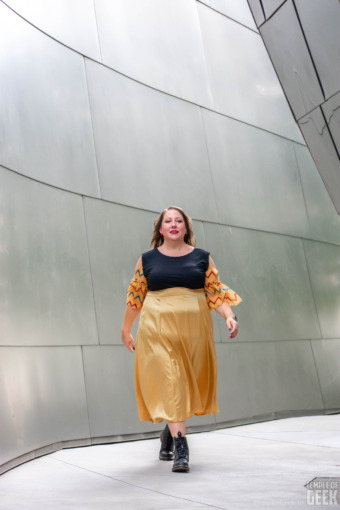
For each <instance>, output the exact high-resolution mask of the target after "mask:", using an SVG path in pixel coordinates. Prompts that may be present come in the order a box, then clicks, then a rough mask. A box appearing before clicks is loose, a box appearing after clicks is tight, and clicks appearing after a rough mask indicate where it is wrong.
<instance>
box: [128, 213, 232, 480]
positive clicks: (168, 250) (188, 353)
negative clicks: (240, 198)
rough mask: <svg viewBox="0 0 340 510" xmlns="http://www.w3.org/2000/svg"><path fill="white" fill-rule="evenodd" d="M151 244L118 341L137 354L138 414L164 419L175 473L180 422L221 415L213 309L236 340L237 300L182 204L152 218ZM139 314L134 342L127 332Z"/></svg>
mask: <svg viewBox="0 0 340 510" xmlns="http://www.w3.org/2000/svg"><path fill="white" fill-rule="evenodd" d="M151 247H152V249H151V250H150V251H148V252H146V253H143V254H142V256H141V257H140V258H139V260H138V262H137V264H136V267H135V275H134V278H133V279H132V281H131V283H130V286H129V289H128V295H127V307H126V311H125V316H124V322H123V325H122V342H123V343H124V345H125V346H126V347H127V348H128V349H129V350H130V351H131V352H134V350H135V353H136V359H135V388H136V398H137V406H138V412H139V418H140V420H142V421H152V422H153V423H159V422H161V421H162V420H166V421H167V425H166V427H165V429H164V430H163V431H162V434H161V442H162V444H161V450H160V454H159V458H160V459H161V460H172V459H174V464H173V468H172V470H173V471H177V472H187V471H189V449H188V443H187V439H186V436H185V421H186V420H187V419H188V418H190V417H191V416H192V415H193V414H195V415H203V414H210V415H211V414H214V413H218V412H219V410H218V405H217V401H216V388H217V360H216V352H215V344H214V337H213V325H212V319H211V314H210V310H212V309H214V310H215V311H216V312H217V313H218V314H219V315H221V316H222V317H223V318H224V319H225V321H226V325H227V327H228V329H229V332H230V338H235V337H236V335H237V333H238V323H237V320H236V316H235V315H234V314H233V312H232V310H231V308H230V307H231V306H236V305H238V304H239V303H240V302H241V301H242V300H241V298H240V297H239V296H238V295H237V294H236V293H235V292H234V291H233V290H232V289H230V288H228V287H227V286H226V285H224V284H222V283H221V282H220V280H219V276H218V271H217V269H216V267H215V264H214V261H213V260H212V258H211V257H210V255H209V252H207V251H205V250H202V249H199V248H196V247H195V239H194V234H193V230H192V222H191V219H190V217H189V216H188V215H187V214H186V213H185V212H184V211H183V209H181V208H180V207H169V208H168V209H165V210H164V211H163V212H162V213H161V214H160V215H159V217H158V218H157V219H156V221H155V224H154V232H153V236H152V240H151ZM140 312H141V317H140V321H139V327H138V332H137V338H136V346H135V343H134V339H133V337H132V335H131V333H130V331H131V327H132V324H133V323H134V321H135V320H136V319H137V317H138V315H139V314H140ZM173 443H174V446H175V451H174V452H173Z"/></svg>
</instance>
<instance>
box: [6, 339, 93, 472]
mask: <svg viewBox="0 0 340 510" xmlns="http://www.w3.org/2000/svg"><path fill="white" fill-rule="evenodd" d="M0 387H1V391H0V406H1V409H2V412H1V413H0V427H1V438H0V464H3V463H5V462H7V461H9V460H11V459H13V458H15V457H19V456H20V455H23V454H25V453H27V452H31V451H33V450H37V449H38V448H41V447H43V446H47V445H50V444H52V443H56V442H58V441H66V440H71V439H76V438H77V439H78V438H87V437H89V435H90V431H89V423H88V416H87V405H86V397H85V384H84V375H83V363H82V355H81V349H80V347H37V348H35V349H32V348H30V347H0ZM5 410H6V412H4V411H5Z"/></svg>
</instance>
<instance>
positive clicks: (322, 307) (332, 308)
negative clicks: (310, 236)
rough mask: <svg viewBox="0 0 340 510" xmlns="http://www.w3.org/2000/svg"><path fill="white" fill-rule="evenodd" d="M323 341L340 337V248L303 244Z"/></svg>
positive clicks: (309, 243)
mask: <svg viewBox="0 0 340 510" xmlns="http://www.w3.org/2000/svg"><path fill="white" fill-rule="evenodd" d="M303 245H304V250H305V253H306V259H307V263H308V269H309V275H310V280H311V283H312V288H313V294H314V299H315V303H316V309H317V313H318V319H319V322H320V327H321V332H322V335H321V336H322V337H323V338H340V313H339V310H340V292H339V288H340V246H335V245H332V244H327V243H318V242H313V241H307V240H304V241H303Z"/></svg>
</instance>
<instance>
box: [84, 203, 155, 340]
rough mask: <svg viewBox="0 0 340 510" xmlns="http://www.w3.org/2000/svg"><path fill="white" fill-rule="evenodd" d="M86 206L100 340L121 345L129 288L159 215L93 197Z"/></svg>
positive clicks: (147, 247) (147, 246)
mask: <svg viewBox="0 0 340 510" xmlns="http://www.w3.org/2000/svg"><path fill="white" fill-rule="evenodd" d="M84 205H85V217H86V226H87V236H88V243H89V252H90V261H91V269H92V278H93V287H94V296H95V304H96V315H97V321H98V332H99V340H100V343H101V344H118V345H121V339H120V328H121V324H122V322H123V315H124V310H125V306H126V294H127V289H128V286H129V283H130V281H131V279H132V277H133V275H134V269H135V265H136V263H137V260H138V259H139V257H140V256H141V254H142V253H143V252H144V251H147V250H149V246H150V241H151V235H152V231H153V222H154V220H155V218H156V217H157V214H156V213H151V212H147V211H142V210H138V209H133V208H130V207H124V206H120V205H116V204H111V203H109V202H102V201H100V200H95V199H91V198H85V200H84ZM133 331H134V333H135V331H136V327H135V328H134V330H133Z"/></svg>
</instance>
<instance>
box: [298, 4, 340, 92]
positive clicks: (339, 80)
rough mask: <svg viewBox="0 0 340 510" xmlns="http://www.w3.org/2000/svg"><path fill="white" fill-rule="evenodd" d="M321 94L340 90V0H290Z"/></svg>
mask: <svg viewBox="0 0 340 510" xmlns="http://www.w3.org/2000/svg"><path fill="white" fill-rule="evenodd" d="M294 1H295V5H296V7H297V10H298V13H299V17H300V20H301V23H302V28H303V32H304V35H305V37H306V39H307V43H308V46H309V49H310V51H311V54H312V57H313V60H314V63H315V66H316V69H317V72H318V75H319V77H320V80H321V83H322V86H323V89H324V92H325V96H326V98H329V97H330V96H331V95H332V94H335V93H336V92H338V91H339V90H340V71H339V55H340V37H339V27H340V3H339V1H338V0H322V2H320V0H294Z"/></svg>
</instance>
